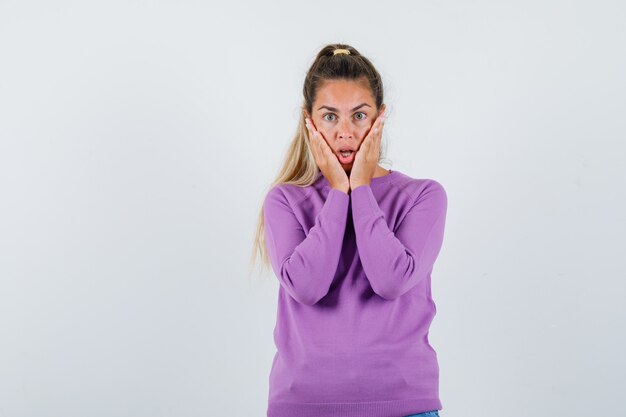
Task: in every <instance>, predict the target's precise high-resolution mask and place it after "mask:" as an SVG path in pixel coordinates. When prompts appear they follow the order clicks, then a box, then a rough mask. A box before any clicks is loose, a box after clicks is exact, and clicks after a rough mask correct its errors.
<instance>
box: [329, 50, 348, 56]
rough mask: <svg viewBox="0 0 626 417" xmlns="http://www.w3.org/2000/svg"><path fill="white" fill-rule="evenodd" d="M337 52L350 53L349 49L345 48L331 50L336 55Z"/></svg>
mask: <svg viewBox="0 0 626 417" xmlns="http://www.w3.org/2000/svg"><path fill="white" fill-rule="evenodd" d="M337 54H346V55H350V51H349V50H347V49H335V50H334V51H333V55H337Z"/></svg>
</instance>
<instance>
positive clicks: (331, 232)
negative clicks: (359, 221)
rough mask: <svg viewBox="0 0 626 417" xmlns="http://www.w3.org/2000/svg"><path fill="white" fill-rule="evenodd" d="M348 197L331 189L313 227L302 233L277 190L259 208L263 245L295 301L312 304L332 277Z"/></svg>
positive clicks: (339, 251) (335, 265)
mask: <svg viewBox="0 0 626 417" xmlns="http://www.w3.org/2000/svg"><path fill="white" fill-rule="evenodd" d="M349 202H350V197H349V196H348V194H346V193H344V192H342V191H340V190H337V189H334V188H331V189H330V191H329V193H328V197H327V198H326V201H325V202H324V206H323V207H322V209H321V211H320V212H319V213H318V215H317V217H316V218H315V225H314V226H313V227H312V228H311V229H310V230H309V233H308V235H307V234H305V232H304V229H303V228H302V225H301V224H300V222H299V221H298V219H297V218H296V216H295V215H294V213H293V210H292V209H291V207H290V206H289V202H288V201H287V198H286V197H285V195H284V194H283V192H282V191H281V190H280V189H278V188H276V187H275V188H273V189H272V190H270V192H269V193H268V195H267V197H266V199H265V203H264V205H263V216H264V221H265V242H266V247H267V251H268V255H269V258H270V263H271V264H272V269H273V270H274V272H275V273H276V276H277V277H278V280H279V282H280V284H281V285H282V287H283V288H284V289H285V290H286V291H287V293H289V295H291V296H292V297H293V298H294V299H295V300H296V301H298V302H300V303H302V304H306V305H313V304H315V303H317V302H318V301H319V300H320V299H322V297H324V296H325V295H326V294H327V293H328V290H329V288H330V284H331V283H332V281H333V278H334V277H335V272H336V271H337V266H338V265H339V257H340V255H341V248H342V245H343V236H344V233H345V231H346V221H347V218H348V203H349Z"/></svg>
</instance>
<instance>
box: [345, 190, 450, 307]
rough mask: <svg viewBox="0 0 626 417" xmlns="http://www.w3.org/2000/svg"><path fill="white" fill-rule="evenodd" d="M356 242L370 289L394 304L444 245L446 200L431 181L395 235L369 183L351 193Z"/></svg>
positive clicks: (430, 265) (431, 265)
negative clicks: (394, 300)
mask: <svg viewBox="0 0 626 417" xmlns="http://www.w3.org/2000/svg"><path fill="white" fill-rule="evenodd" d="M351 203H352V217H353V221H354V229H355V235H356V243H357V248H358V252H359V257H360V259H361V264H362V265H363V270H364V272H365V274H366V276H367V278H368V280H369V281H370V285H371V286H372V288H373V290H374V291H375V292H376V293H377V294H378V295H380V296H381V297H383V298H385V299H387V300H393V299H395V298H397V297H400V296H401V295H402V294H404V293H406V292H407V291H409V290H410V289H411V288H413V287H414V286H415V285H416V284H417V283H418V282H420V280H422V279H424V277H425V276H426V274H428V273H429V272H430V271H431V270H432V267H433V265H434V263H435V260H436V258H437V256H438V255H439V251H440V250H441V246H442V243H443V235H444V228H445V218H446V211H447V196H446V192H445V190H444V188H443V186H442V185H441V184H439V183H438V182H437V181H434V180H430V181H429V182H428V184H427V185H426V186H425V187H424V189H423V190H422V191H421V193H420V195H419V197H418V198H417V200H416V201H415V202H414V203H412V205H411V207H410V209H409V210H408V211H407V213H406V215H405V216H404V218H402V219H401V220H400V224H399V225H398V226H397V227H396V231H395V233H394V232H393V231H391V230H390V229H389V226H388V225H387V222H386V220H385V215H384V212H383V211H382V210H381V208H380V207H379V205H378V203H377V201H376V198H375V197H374V194H373V192H372V189H371V187H370V186H369V185H361V186H359V187H357V188H355V189H353V190H352V192H351Z"/></svg>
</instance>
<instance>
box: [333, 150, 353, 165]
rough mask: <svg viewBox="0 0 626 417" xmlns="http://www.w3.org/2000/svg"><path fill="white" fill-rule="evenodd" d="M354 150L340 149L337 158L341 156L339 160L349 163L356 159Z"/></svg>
mask: <svg viewBox="0 0 626 417" xmlns="http://www.w3.org/2000/svg"><path fill="white" fill-rule="evenodd" d="M354 153H355V152H354V151H350V150H347V151H339V152H338V155H337V158H339V162H341V163H342V164H349V163H351V162H352V161H353V160H354Z"/></svg>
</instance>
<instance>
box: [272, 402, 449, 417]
mask: <svg viewBox="0 0 626 417" xmlns="http://www.w3.org/2000/svg"><path fill="white" fill-rule="evenodd" d="M442 408H443V407H442V406H441V401H440V400H439V399H437V398H430V399H423V398H420V399H413V400H392V401H376V402H360V403H302V404H293V403H270V404H269V405H268V408H267V417H401V416H408V415H411V414H418V413H423V412H426V411H432V410H441V409H442Z"/></svg>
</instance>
